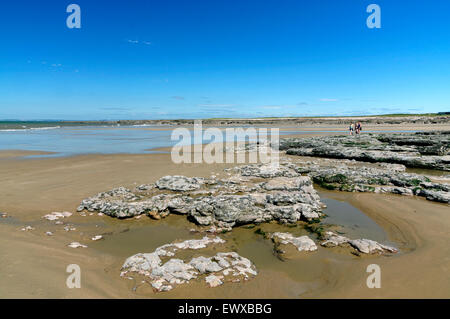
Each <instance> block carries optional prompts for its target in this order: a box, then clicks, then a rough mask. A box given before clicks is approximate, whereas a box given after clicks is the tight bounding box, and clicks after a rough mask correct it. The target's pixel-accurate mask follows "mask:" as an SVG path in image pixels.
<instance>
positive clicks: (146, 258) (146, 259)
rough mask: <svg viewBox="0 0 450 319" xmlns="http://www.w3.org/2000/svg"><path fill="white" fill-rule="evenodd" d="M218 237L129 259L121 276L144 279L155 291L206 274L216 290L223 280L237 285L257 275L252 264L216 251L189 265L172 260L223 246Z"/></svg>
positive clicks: (233, 255) (235, 255)
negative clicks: (185, 252) (178, 254)
mask: <svg viewBox="0 0 450 319" xmlns="http://www.w3.org/2000/svg"><path fill="white" fill-rule="evenodd" d="M224 242H225V241H224V240H222V239H221V238H219V237H207V236H205V237H204V238H202V239H198V240H195V239H194V240H186V241H183V242H180V243H172V244H167V245H164V246H161V247H158V248H157V249H156V250H155V251H154V252H152V253H146V254H142V253H140V254H136V255H134V256H131V257H129V258H128V259H127V260H126V261H125V263H124V264H123V266H122V272H121V276H122V277H125V276H126V277H129V276H132V275H133V274H139V275H141V276H145V277H147V278H148V279H149V280H150V284H151V285H152V287H153V288H154V289H155V290H156V291H169V290H171V289H173V288H174V287H175V286H176V285H180V284H187V283H189V281H190V280H192V279H194V278H199V277H202V276H205V275H208V276H205V278H204V279H205V282H206V283H207V284H208V285H209V286H210V287H217V286H219V285H222V284H223V283H224V282H226V281H232V282H240V281H243V280H249V279H251V278H252V277H254V276H256V275H257V274H258V273H257V271H256V268H255V266H254V265H253V263H252V262H251V261H250V260H248V259H247V258H244V257H242V256H240V255H239V254H237V253H236V252H219V253H217V254H216V255H214V256H212V257H204V256H199V257H194V258H192V259H191V260H190V261H189V262H186V261H185V260H182V259H178V258H170V259H168V260H164V259H165V257H173V256H175V254H176V252H177V251H179V250H197V249H202V248H206V247H207V246H210V245H217V244H223V243H224Z"/></svg>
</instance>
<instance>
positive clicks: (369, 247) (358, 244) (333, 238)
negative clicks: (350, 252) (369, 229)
mask: <svg viewBox="0 0 450 319" xmlns="http://www.w3.org/2000/svg"><path fill="white" fill-rule="evenodd" d="M323 237H324V239H325V240H324V241H323V242H322V243H321V245H322V246H324V247H336V246H346V245H350V246H351V247H353V248H354V249H356V250H358V251H359V252H361V253H364V254H374V253H385V252H388V253H396V252H397V249H396V248H394V247H390V246H386V245H383V244H380V243H378V242H376V241H374V240H370V239H349V238H347V237H344V236H341V235H338V234H336V233H333V232H331V231H327V232H325V234H324V236H323Z"/></svg>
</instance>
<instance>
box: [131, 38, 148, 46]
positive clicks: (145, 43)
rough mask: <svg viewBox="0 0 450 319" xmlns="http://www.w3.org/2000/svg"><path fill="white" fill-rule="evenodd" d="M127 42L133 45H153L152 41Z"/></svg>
mask: <svg viewBox="0 0 450 319" xmlns="http://www.w3.org/2000/svg"><path fill="white" fill-rule="evenodd" d="M127 42H128V43H131V44H143V45H152V43H151V42H150V41H139V40H131V39H128V40H127Z"/></svg>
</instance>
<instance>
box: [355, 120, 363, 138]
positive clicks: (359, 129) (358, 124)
mask: <svg viewBox="0 0 450 319" xmlns="http://www.w3.org/2000/svg"><path fill="white" fill-rule="evenodd" d="M361 130H362V126H361V122H358V123H356V124H355V133H356V135H359V134H360V133H361Z"/></svg>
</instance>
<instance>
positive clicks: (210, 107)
mask: <svg viewBox="0 0 450 319" xmlns="http://www.w3.org/2000/svg"><path fill="white" fill-rule="evenodd" d="M70 3H76V4H79V5H80V7H81V16H82V28H81V29H79V30H75V29H72V30H71V29H68V28H67V26H66V18H67V16H68V15H69V14H68V13H66V7H67V5H69V4H70ZM370 3H377V4H379V5H380V7H381V19H382V28H381V29H368V28H367V26H366V18H367V17H368V15H369V14H368V13H366V7H367V5H369V4H370ZM449 16H450V1H448V0H431V1H425V0H420V1H419V0H407V1H406V0H371V1H365V0H320V1H318V0H308V1H302V0H292V1H284V0H277V1H263V0H257V1H253V0H207V1H196V0H189V1H187V0H186V1H173V0H164V1H163V0H158V1H156V0H148V1H144V0H141V1H137V0H128V1H117V0H114V1H113V0H110V1H98V0H95V1H94V0H71V1H63V0H58V1H45V0H40V1H35V0H34V1H31V0H30V1H22V0H15V1H8V2H7V1H1V3H0V35H1V38H0V43H1V49H0V118H1V119H69V120H70V119H72V120H78V119H140V118H145V119H152V118H200V117H203V118H210V117H256V116H297V115H299V116H301V115H357V114H376V113H399V112H404V113H422V112H439V111H450V19H449Z"/></svg>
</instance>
